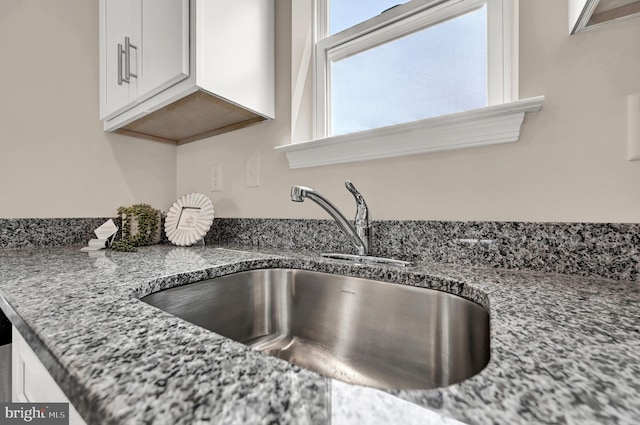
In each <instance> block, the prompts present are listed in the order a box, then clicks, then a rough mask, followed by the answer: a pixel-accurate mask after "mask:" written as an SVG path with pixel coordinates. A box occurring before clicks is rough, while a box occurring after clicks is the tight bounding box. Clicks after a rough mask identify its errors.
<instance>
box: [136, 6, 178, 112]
mask: <svg viewBox="0 0 640 425" xmlns="http://www.w3.org/2000/svg"><path fill="white" fill-rule="evenodd" d="M141 25H142V30H141V36H142V39H141V40H140V49H139V51H138V54H139V55H140V57H139V60H140V62H139V64H140V67H139V68H138V89H137V90H138V91H137V96H136V97H137V100H138V101H143V100H144V99H146V98H148V97H150V96H152V95H154V94H156V93H158V92H160V91H162V90H164V89H166V88H168V87H170V86H172V85H174V84H175V83H177V82H178V81H181V80H183V79H185V78H187V77H188V76H189V0H142V19H141Z"/></svg>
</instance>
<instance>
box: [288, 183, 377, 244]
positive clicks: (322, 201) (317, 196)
mask: <svg viewBox="0 0 640 425" xmlns="http://www.w3.org/2000/svg"><path fill="white" fill-rule="evenodd" d="M344 185H345V186H346V187H347V190H348V191H349V192H351V194H352V195H353V197H354V198H355V199H356V218H355V228H354V226H352V225H351V223H349V221H348V220H347V219H346V218H345V217H344V215H342V213H341V212H340V211H339V210H338V209H337V208H336V207H335V205H333V204H332V203H331V202H330V201H329V200H328V199H327V198H325V197H324V196H323V195H322V194H321V193H320V192H317V191H315V190H313V189H311V188H308V187H304V186H291V200H292V201H294V202H303V201H304V200H305V198H309V199H311V200H312V201H314V202H315V203H316V204H318V205H320V206H321V207H322V208H323V209H324V210H325V211H326V212H328V213H329V215H330V216H331V217H333V219H334V220H335V221H336V222H337V223H338V226H340V229H341V230H342V232H343V233H344V234H345V235H347V237H348V238H349V239H350V240H351V242H352V243H353V244H354V245H355V247H356V248H357V249H358V255H361V256H367V255H369V252H370V250H371V216H370V215H369V208H367V203H366V202H365V201H364V198H363V197H362V195H361V194H360V192H358V190H357V189H356V188H355V186H354V185H353V183H351V182H350V181H349V180H347V181H346V182H345V183H344Z"/></svg>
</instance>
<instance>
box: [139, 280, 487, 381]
mask: <svg viewBox="0 0 640 425" xmlns="http://www.w3.org/2000/svg"><path fill="white" fill-rule="evenodd" d="M142 301H144V302H146V303H148V304H151V305H153V306H156V307H158V308H160V309H162V310H164V311H166V312H168V313H171V314H173V315H175V316H178V317H180V318H182V319H184V320H187V321H189V322H192V323H194V324H196V325H199V326H202V327H203V328H206V329H209V330H211V331H213V332H215V333H217V334H220V335H223V336H225V337H228V338H231V339H233V340H235V341H238V342H241V343H243V344H246V345H248V346H250V347H252V348H254V349H257V350H260V351H263V352H264V353H266V354H269V355H271V356H274V357H278V358H280V359H283V360H286V361H288V362H290V363H293V364H295V365H298V366H301V367H304V368H307V369H310V370H313V371H315V372H318V373H320V374H322V375H325V376H328V377H330V378H335V379H340V380H342V381H345V382H349V383H354V384H360V385H366V386H371V387H375V388H382V389H428V388H436V387H441V386H446V385H450V384H454V383H456V382H460V381H462V380H464V379H467V378H469V377H471V376H473V375H475V374H476V373H478V372H479V371H480V370H482V369H483V368H484V367H485V365H486V364H487V362H488V361H489V314H488V312H487V310H486V309H485V308H483V307H481V306H480V305H478V304H476V303H474V302H471V301H468V300H466V299H464V298H461V297H458V296H455V295H451V294H447V293H444V292H440V291H435V290H431V289H424V288H417V287H412V286H407V285H399V284H393V283H387V282H380V281H375V280H368V279H359V278H353V277H347V276H340V275H332V274H326V273H319V272H312V271H305V270H293V269H261V270H252V271H247V272H240V273H236V274H232V275H227V276H222V277H218V278H214V279H209V280H205V281H202V282H197V283H193V284H189V285H185V286H181V287H177V288H171V289H166V290H164V291H160V292H157V293H154V294H151V295H148V296H146V297H144V298H142Z"/></svg>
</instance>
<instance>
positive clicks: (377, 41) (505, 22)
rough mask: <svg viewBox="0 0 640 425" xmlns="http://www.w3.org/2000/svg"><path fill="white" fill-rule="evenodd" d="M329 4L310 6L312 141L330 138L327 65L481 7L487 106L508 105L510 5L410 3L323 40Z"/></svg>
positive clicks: (456, 0) (320, 1)
mask: <svg viewBox="0 0 640 425" xmlns="http://www.w3.org/2000/svg"><path fill="white" fill-rule="evenodd" d="M330 1H331V0H316V1H315V13H316V17H315V24H316V31H315V34H316V45H315V46H316V48H315V63H316V67H315V74H314V75H315V80H314V81H315V83H314V86H315V99H316V102H315V112H316V113H315V125H314V133H315V138H324V137H329V136H330V135H331V122H330V121H331V119H330V117H331V110H330V108H331V62H333V61H338V60H340V59H344V58H347V57H349V56H352V55H354V54H357V53H360V52H363V51H365V50H367V49H370V48H373V47H376V46H379V45H381V44H384V43H387V42H389V41H392V40H395V39H397V38H400V37H403V36H405V35H409V34H412V33H415V32H417V31H420V30H422V29H425V28H428V27H430V26H432V25H435V24H438V23H440V22H443V21H445V20H448V19H452V18H455V17H457V16H460V15H463V14H465V13H469V12H472V11H474V10H477V9H479V8H481V7H482V6H484V5H485V4H486V5H487V21H488V23H487V52H488V58H487V59H488V71H489V72H488V73H487V77H488V104H489V105H498V104H502V103H506V102H510V101H511V100H513V97H514V96H513V93H512V90H513V87H512V84H511V79H512V72H511V62H512V60H511V50H512V45H511V42H512V39H513V35H512V34H513V28H512V24H511V23H512V19H511V17H512V14H513V2H512V1H511V0H444V1H443V0H412V1H410V2H408V3H404V4H402V5H400V6H397V7H394V8H392V9H390V10H388V11H386V12H385V13H383V14H381V15H378V16H375V17H373V18H371V19H368V20H366V21H364V22H361V23H359V24H357V25H354V26H352V27H350V28H347V29H345V30H343V31H340V32H339V33H336V34H333V35H327V29H328V22H329V2H330ZM516 97H517V94H516Z"/></svg>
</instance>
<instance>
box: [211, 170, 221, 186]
mask: <svg viewBox="0 0 640 425" xmlns="http://www.w3.org/2000/svg"><path fill="white" fill-rule="evenodd" d="M221 190H222V166H221V165H220V164H216V165H214V166H213V167H211V191H212V192H220V191H221Z"/></svg>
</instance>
